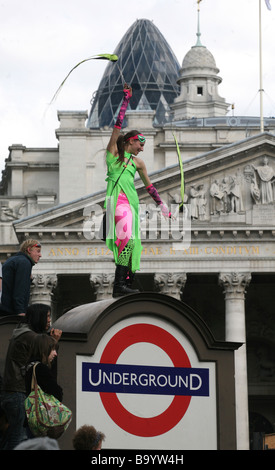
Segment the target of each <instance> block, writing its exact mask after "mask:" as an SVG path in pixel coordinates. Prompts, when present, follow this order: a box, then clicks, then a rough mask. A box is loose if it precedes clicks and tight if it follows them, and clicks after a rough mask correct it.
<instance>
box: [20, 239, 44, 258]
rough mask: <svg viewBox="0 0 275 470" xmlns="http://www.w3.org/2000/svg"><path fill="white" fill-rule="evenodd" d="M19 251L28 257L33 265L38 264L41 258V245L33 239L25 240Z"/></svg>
mask: <svg viewBox="0 0 275 470" xmlns="http://www.w3.org/2000/svg"><path fill="white" fill-rule="evenodd" d="M20 251H22V253H25V254H26V255H28V256H29V257H30V258H31V259H32V260H33V262H34V263H38V261H39V260H40V258H41V256H42V253H41V244H40V243H39V242H38V241H37V240H33V239H29V240H25V241H24V242H23V243H22V244H21V246H20Z"/></svg>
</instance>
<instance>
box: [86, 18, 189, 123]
mask: <svg viewBox="0 0 275 470" xmlns="http://www.w3.org/2000/svg"><path fill="white" fill-rule="evenodd" d="M115 54H116V55H117V56H118V61H117V62H115V63H111V62H110V63H109V64H108V66H107V67H106V70H105V72H104V75H103V77H102V80H101V82H100V84H99V88H98V90H97V92H96V93H95V96H94V99H93V102H92V106H91V111H90V114H89V119H88V123H87V127H88V128H90V129H94V128H98V127H104V126H108V127H112V126H113V125H114V123H115V119H116V115H117V112H118V110H119V108H120V105H121V100H122V87H123V83H124V82H127V83H129V84H130V85H131V86H132V88H133V97H132V98H131V101H130V105H129V107H128V109H130V110H149V111H154V112H155V117H154V122H153V124H154V125H155V126H158V125H163V124H165V123H166V122H167V121H169V120H170V121H171V108H170V105H171V104H172V103H173V102H174V99H175V98H176V97H177V96H178V95H179V86H178V84H177V79H178V76H179V70H180V64H179V63H178V61H177V59H176V57H175V55H174V53H173V52H172V50H171V48H170V46H169V44H168V43H167V41H166V40H165V38H164V37H163V35H162V34H161V33H160V31H159V30H158V28H157V27H156V26H155V25H154V24H153V23H152V22H151V21H149V20H146V19H141V20H137V21H136V22H135V23H134V24H133V25H132V26H131V27H130V28H129V29H128V31H127V32H126V34H125V35H124V36H123V38H122V40H121V41H120V43H119V45H118V46H117V48H116V50H115Z"/></svg>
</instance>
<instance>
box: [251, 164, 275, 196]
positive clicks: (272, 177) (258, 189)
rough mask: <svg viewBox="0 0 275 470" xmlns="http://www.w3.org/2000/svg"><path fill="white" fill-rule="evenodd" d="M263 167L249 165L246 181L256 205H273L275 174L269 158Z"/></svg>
mask: <svg viewBox="0 0 275 470" xmlns="http://www.w3.org/2000/svg"><path fill="white" fill-rule="evenodd" d="M262 163H263V164H262V165H259V166H257V165H254V164H253V163H252V164H251V165H247V166H246V167H245V169H244V175H245V178H246V181H247V182H248V183H250V193H251V197H252V199H253V201H254V203H255V204H272V203H274V202H275V188H274V183H275V172H274V170H273V168H272V167H271V166H270V165H269V161H268V158H267V157H264V158H263V162H262Z"/></svg>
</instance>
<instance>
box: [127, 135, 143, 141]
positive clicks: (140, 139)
mask: <svg viewBox="0 0 275 470" xmlns="http://www.w3.org/2000/svg"><path fill="white" fill-rule="evenodd" d="M131 139H133V140H139V141H140V142H142V143H143V142H145V140H146V139H145V137H144V135H143V134H137V135H134V136H133V137H128V139H127V140H125V142H128V140H131Z"/></svg>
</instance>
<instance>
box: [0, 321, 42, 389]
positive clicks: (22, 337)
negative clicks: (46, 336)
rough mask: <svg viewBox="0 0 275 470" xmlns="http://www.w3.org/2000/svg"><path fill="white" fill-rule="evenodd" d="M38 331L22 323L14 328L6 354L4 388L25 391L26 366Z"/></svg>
mask: <svg viewBox="0 0 275 470" xmlns="http://www.w3.org/2000/svg"><path fill="white" fill-rule="evenodd" d="M35 336H36V333H35V332H34V331H32V330H31V329H30V327H29V325H27V324H24V323H22V324H20V325H18V327H16V328H15V329H14V330H13V333H12V337H11V339H10V342H9V347H8V351H7V355H6V362H5V369H4V376H3V390H4V391H6V392H22V393H25V391H26V387H25V377H24V375H23V374H24V367H25V366H26V364H27V362H28V360H29V358H30V354H31V346H32V341H33V338H34V337H35Z"/></svg>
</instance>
